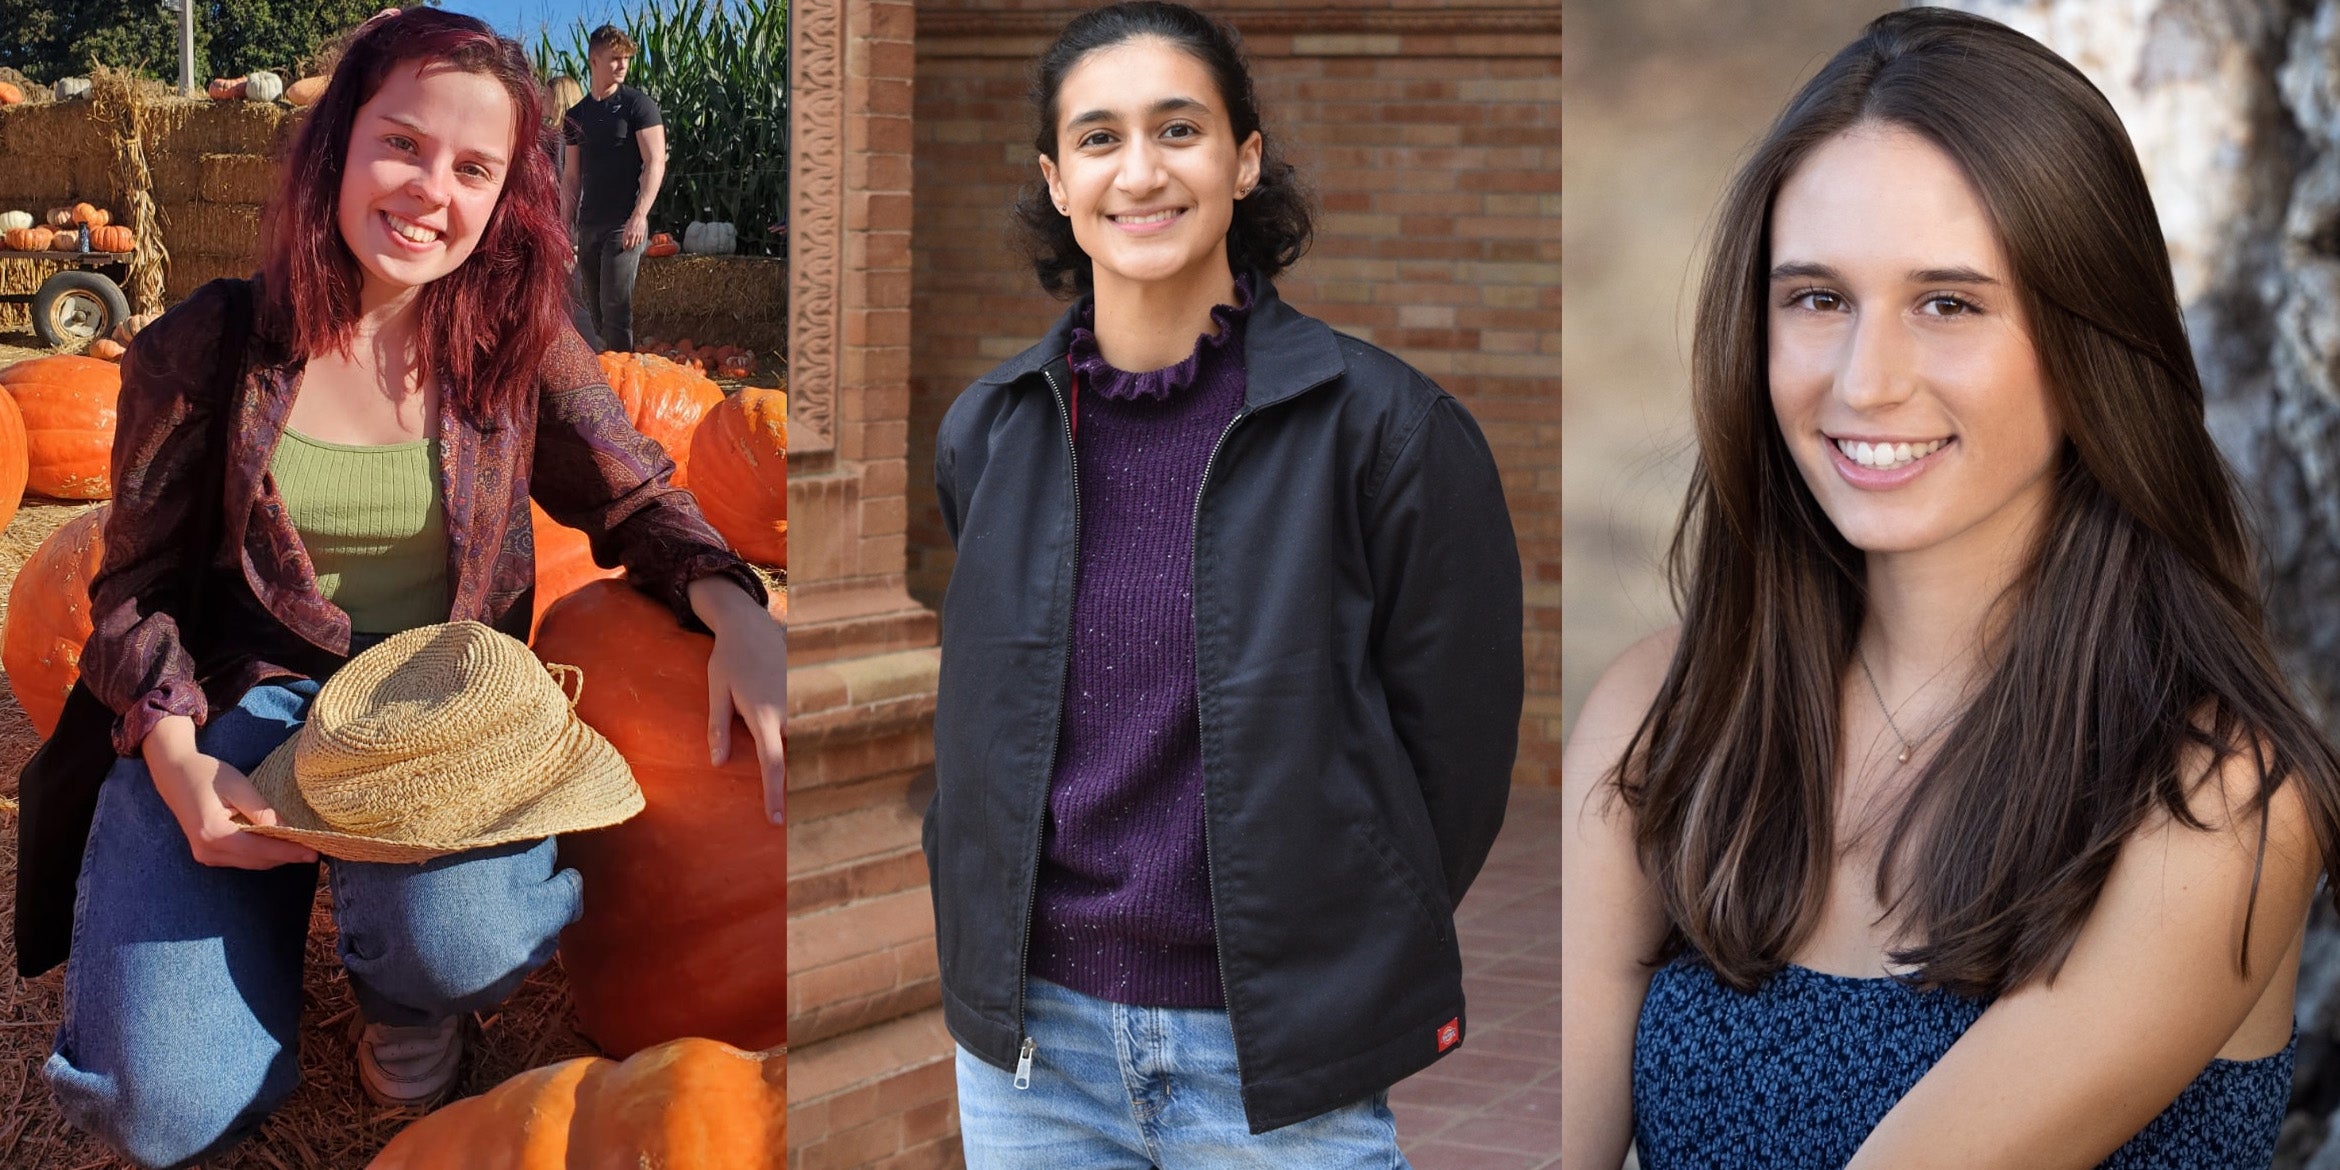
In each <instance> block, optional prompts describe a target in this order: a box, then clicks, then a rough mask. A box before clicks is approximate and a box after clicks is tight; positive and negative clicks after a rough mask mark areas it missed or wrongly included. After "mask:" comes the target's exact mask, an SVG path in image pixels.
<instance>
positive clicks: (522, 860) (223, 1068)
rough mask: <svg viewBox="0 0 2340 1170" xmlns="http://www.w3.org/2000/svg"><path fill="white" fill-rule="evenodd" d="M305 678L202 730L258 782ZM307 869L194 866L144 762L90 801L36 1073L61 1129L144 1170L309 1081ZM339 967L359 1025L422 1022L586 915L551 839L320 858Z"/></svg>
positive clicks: (463, 1002) (186, 1153) (220, 1141)
mask: <svg viewBox="0 0 2340 1170" xmlns="http://www.w3.org/2000/svg"><path fill="white" fill-rule="evenodd" d="M316 693H317V684H316V683H314V682H310V681H306V680H303V681H299V682H277V683H266V684H262V685H260V686H258V687H254V688H253V689H252V690H251V692H250V693H248V694H246V695H245V696H244V699H243V701H242V702H241V703H240V704H238V705H237V706H236V707H235V708H233V709H232V710H228V711H224V712H219V713H217V714H216V715H215V716H214V717H213V718H212V720H211V721H210V722H209V723H208V724H206V725H205V726H204V727H203V728H202V729H201V730H200V731H199V732H198V733H197V736H196V743H197V745H198V746H199V747H201V748H202V750H203V751H204V752H205V753H206V754H208V755H212V756H216V757H218V758H219V759H221V760H223V761H225V762H227V763H229V764H231V765H233V766H235V767H236V768H239V769H241V770H243V771H245V772H247V773H249V772H250V771H251V770H252V769H253V768H256V767H258V766H259V764H260V761H261V760H263V759H265V758H267V755H268V753H269V752H270V751H271V750H273V749H274V748H275V747H276V745H277V744H279V743H282V742H283V741H284V740H286V739H287V738H290V737H291V735H292V734H293V733H294V732H295V731H297V730H299V728H300V725H301V722H302V719H303V718H304V717H305V715H306V714H307V711H308V706H309V700H310V699H311V698H312V697H313V696H314V695H315V694H316ZM317 869H318V867H317V865H316V863H310V864H306V865H281V866H278V867H276V868H274V869H265V870H249V869H231V868H222V867H213V866H208V865H204V864H202V863H200V862H198V861H196V860H195V857H194V854H193V853H192V852H191V851H190V850H189V849H188V846H187V838H186V835H185V834H184V833H183V832H181V831H180V829H179V822H178V821H177V819H175V818H174V817H172V815H171V811H170V808H169V807H168V806H166V805H165V804H163V801H162V797H161V796H160V795H158V794H157V793H156V792H155V788H154V778H153V777H152V776H151V775H150V774H149V773H148V772H147V770H146V764H145V762H144V761H142V760H137V759H123V760H119V761H116V762H115V764H114V769H113V771H112V772H110V773H108V774H107V776H106V780H105V784H104V786H103V787H102V788H100V789H99V791H98V806H97V815H96V818H95V819H94V821H93V822H92V824H91V826H90V834H89V846H88V849H87V851H86V852H85V854H84V855H83V857H82V863H81V881H80V885H79V888H78V891H77V897H76V901H75V904H74V912H73V958H72V960H71V962H70V963H69V964H67V966H66V969H65V1011H64V1019H63V1021H62V1022H61V1024H60V1025H59V1027H58V1029H57V1047H56V1050H55V1051H54V1052H53V1053H51V1054H50V1056H49V1059H48V1063H47V1065H46V1067H45V1068H43V1070H42V1072H43V1074H44V1075H45V1076H47V1077H48V1080H49V1088H50V1092H51V1094H52V1095H53V1096H54V1097H55V1098H56V1101H57V1107H58V1110H59V1111H60V1112H61V1113H63V1114H64V1116H65V1119H66V1120H67V1121H70V1122H72V1123H73V1124H74V1125H76V1126H79V1127H80V1128H82V1129H84V1130H87V1131H89V1132H90V1133H93V1134H95V1135H97V1136H98V1137H100V1138H103V1139H105V1140H106V1141H107V1142H109V1143H111V1144H112V1145H113V1146H114V1147H115V1148H117V1149H119V1150H120V1151H121V1152H122V1153H123V1155H124V1156H126V1157H128V1158H130V1159H131V1160H132V1161H135V1162H137V1163H139V1164H140V1165H143V1166H180V1165H185V1164H187V1163H190V1162H193V1161H196V1160H198V1159H201V1158H204V1157H206V1156H209V1155H212V1154H215V1153H218V1152H220V1151H223V1150H225V1149H227V1148H228V1147H229V1146H232V1145H234V1144H235V1143H236V1142H238V1141H240V1140H241V1139H242V1138H243V1137H245V1136H246V1135H247V1134H248V1133H250V1131H251V1130H252V1129H253V1127H255V1126H257V1125H258V1124H259V1122H260V1120H261V1119H262V1118H263V1117H266V1116H267V1115H268V1113H269V1112H270V1111H271V1110H273V1109H274V1108H275V1107H276V1106H277V1105H278V1104H279V1103H280V1102H282V1101H283V1100H284V1098H285V1096H286V1095H287V1094H289V1093H291V1092H292V1090H293V1086H294V1085H296V1084H297V1083H299V1081H300V1068H299V1060H298V1055H297V1051H296V1047H295V1045H296V1044H297V1037H298V1031H299V1025H300V1016H301V956H302V951H303V949H304V946H305V944H306V941H307V939H308V935H309V908H310V903H311V900H312V899H313V898H314V896H315V893H316V885H317ZM327 870H328V873H329V875H330V880H331V883H332V891H333V918H334V923H335V925H336V926H337V927H338V928H339V931H340V946H339V949H340V954H341V962H342V965H343V966H344V967H346V968H347V969H348V971H349V982H350V989H351V991H352V992H354V993H355V995H356V998H357V1001H358V1007H359V1010H360V1011H361V1012H362V1013H363V1014H364V1016H365V1018H366V1019H368V1020H371V1021H373V1022H375V1023H382V1024H404V1025H412V1024H424V1023H430V1022H432V1021H435V1020H442V1019H445V1018H447V1017H449V1016H452V1015H458V1014H461V1013H465V1012H472V1011H479V1010H482V1009H485V1008H489V1007H493V1006H494V1005H496V1004H498V1003H501V1002H503V1000H504V998H505V997H506V996H508V995H510V994H511V993H512V991H513V990H514V989H515V988H517V987H518V986H519V985H520V981H521V980H522V979H523V978H525V977H526V976H527V975H528V973H529V972H531V971H533V970H535V969H536V968H538V967H540V966H542V965H543V964H544V963H545V961H546V960H548V959H550V958H552V954H553V949H554V946H555V945H556V943H557V941H558V937H559V934H560V930H561V928H562V927H563V926H566V925H568V924H569V923H570V922H572V921H574V920H575V919H576V917H577V914H578V912H579V910H580V908H581V905H582V903H581V901H580V899H579V885H580V879H579V878H578V875H577V872H576V871H575V870H556V869H555V868H554V865H553V842H552V841H551V840H549V839H547V840H541V841H533V842H529V841H523V842H517V843H515V844H511V845H504V846H497V847H494V848H489V849H479V850H473V851H471V852H467V853H457V854H452V855H449V856H446V857H440V858H436V859H433V860H431V861H428V862H422V863H419V864H403V865H394V864H380V863H372V862H356V861H330V862H329V864H328V865H327Z"/></svg>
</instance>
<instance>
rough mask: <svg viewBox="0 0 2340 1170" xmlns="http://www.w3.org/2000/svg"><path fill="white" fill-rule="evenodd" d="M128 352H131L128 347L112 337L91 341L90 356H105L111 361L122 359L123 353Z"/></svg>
mask: <svg viewBox="0 0 2340 1170" xmlns="http://www.w3.org/2000/svg"><path fill="white" fill-rule="evenodd" d="M127 352H129V349H128V347H126V346H124V345H123V344H122V343H121V342H119V341H116V340H114V339H113V338H111V337H100V338H98V339H97V340H96V341H93V342H90V343H89V356H91V357H93V358H104V359H105V360H107V361H109V362H118V361H121V360H122V355H123V354H125V353H127Z"/></svg>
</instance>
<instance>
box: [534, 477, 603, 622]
mask: <svg viewBox="0 0 2340 1170" xmlns="http://www.w3.org/2000/svg"><path fill="white" fill-rule="evenodd" d="M528 524H529V528H530V529H531V530H532V531H533V532H534V533H535V537H536V615H535V620H538V621H542V620H543V619H544V611H545V610H548V609H551V608H552V603H553V602H556V601H559V600H560V599H561V598H564V597H567V596H568V595H570V594H571V593H575V592H576V591H577V590H578V588H579V587H581V586H583V585H586V584H588V583H590V582H593V581H600V580H603V579H605V578H609V577H615V576H617V575H618V574H619V573H622V572H624V571H625V570H623V569H604V568H602V567H601V566H600V565H597V564H594V563H593V544H592V542H591V541H588V540H586V539H585V534H584V533H582V532H579V531H577V530H576V529H574V528H571V527H569V526H568V525H566V524H563V523H561V522H560V521H558V520H555V519H553V518H552V516H551V515H550V514H549V513H547V512H546V511H545V510H544V509H543V508H540V507H538V506H537V505H536V502H535V501H533V500H531V501H529V504H528Z"/></svg>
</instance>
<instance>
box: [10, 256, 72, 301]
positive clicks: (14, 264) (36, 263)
mask: <svg viewBox="0 0 2340 1170" xmlns="http://www.w3.org/2000/svg"><path fill="white" fill-rule="evenodd" d="M67 267H68V265H66V264H63V263H60V262H58V261H55V260H14V259H11V260H0V293H5V294H7V295H10V296H21V295H24V294H27V293H34V292H39V291H40V287H41V282H42V281H45V280H47V279H49V278H50V277H52V276H55V275H56V274H57V273H59V272H61V271H63V270H64V269H65V268H67Z"/></svg>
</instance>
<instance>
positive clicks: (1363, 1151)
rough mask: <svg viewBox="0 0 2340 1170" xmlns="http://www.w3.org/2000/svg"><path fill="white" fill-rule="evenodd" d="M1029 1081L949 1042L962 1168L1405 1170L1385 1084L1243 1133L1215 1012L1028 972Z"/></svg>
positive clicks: (1229, 1038)
mask: <svg viewBox="0 0 2340 1170" xmlns="http://www.w3.org/2000/svg"><path fill="white" fill-rule="evenodd" d="M1024 1033H1025V1035H1026V1036H1028V1037H1029V1038H1030V1039H1031V1040H1032V1041H1033V1042H1034V1044H1035V1045H1036V1047H1035V1048H1034V1050H1033V1054H1032V1087H1031V1088H1029V1089H1018V1088H1016V1087H1015V1075H1014V1074H1012V1073H1007V1072H1002V1071H1000V1070H999V1069H996V1068H993V1067H992V1066H990V1065H988V1064H985V1063H984V1062H983V1061H982V1060H981V1059H979V1058H977V1057H975V1056H973V1055H971V1054H970V1053H968V1051H967V1050H966V1049H964V1048H961V1049H959V1070H958V1071H959V1134H960V1140H961V1142H962V1144H963V1145H964V1148H965V1150H966V1153H967V1170H1006V1168H1008V1167H1018V1168H1026V1167H1028V1168H1031V1170H1048V1168H1052V1167H1062V1168H1064V1170H1120V1168H1122V1167H1128V1168H1130V1170H1146V1168H1147V1167H1150V1166H1158V1167H1161V1170H1217V1168H1220V1167H1228V1168H1235V1167H1257V1168H1258V1170H1290V1168H1292V1167H1301V1166H1305V1167H1309V1168H1310V1170H1364V1168H1366V1167H1371V1168H1372V1170H1403V1168H1404V1167H1405V1166H1406V1159H1405V1155H1403V1154H1400V1153H1399V1152H1398V1144H1397V1120H1396V1119H1395V1118H1394V1117H1392V1116H1391V1115H1390V1112H1389V1094H1388V1093H1386V1092H1383V1093H1376V1094H1374V1095H1373V1096H1372V1097H1369V1098H1367V1099H1365V1100H1363V1101H1358V1102H1355V1103H1354V1104H1350V1105H1345V1106H1342V1107H1341V1108H1339V1109H1335V1110H1333V1111H1332V1112H1330V1113H1326V1114H1322V1115H1320V1116H1317V1117H1312V1118H1309V1119H1308V1120H1306V1121H1303V1122H1300V1123H1299V1124H1297V1125H1288V1126H1285V1127H1284V1128H1282V1129H1275V1130H1269V1131H1268V1132H1266V1133H1263V1134H1253V1133H1252V1132H1251V1127H1250V1125H1249V1124H1248V1123H1247V1122H1245V1120H1244V1118H1243V1094H1242V1085H1241V1082H1240V1081H1239V1080H1238V1079H1237V1076H1236V1069H1235V1033H1234V1030H1233V1029H1231V1028H1230V1027H1228V1024H1227V1013H1226V1012H1224V1011H1222V1010H1220V1009H1217V1008H1148V1007H1130V1006H1127V1005H1125V1004H1117V1003H1112V1002H1109V1001H1107V1000H1102V999H1097V998H1095V997H1093V996H1088V995H1083V994H1081V993H1080V992H1077V991H1074V990H1072V989H1070V988H1066V987H1059V986H1057V985H1056V984H1054V983H1049V982H1046V981H1044V980H1039V979H1032V980H1028V981H1027V990H1026V992H1025V998H1024Z"/></svg>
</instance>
